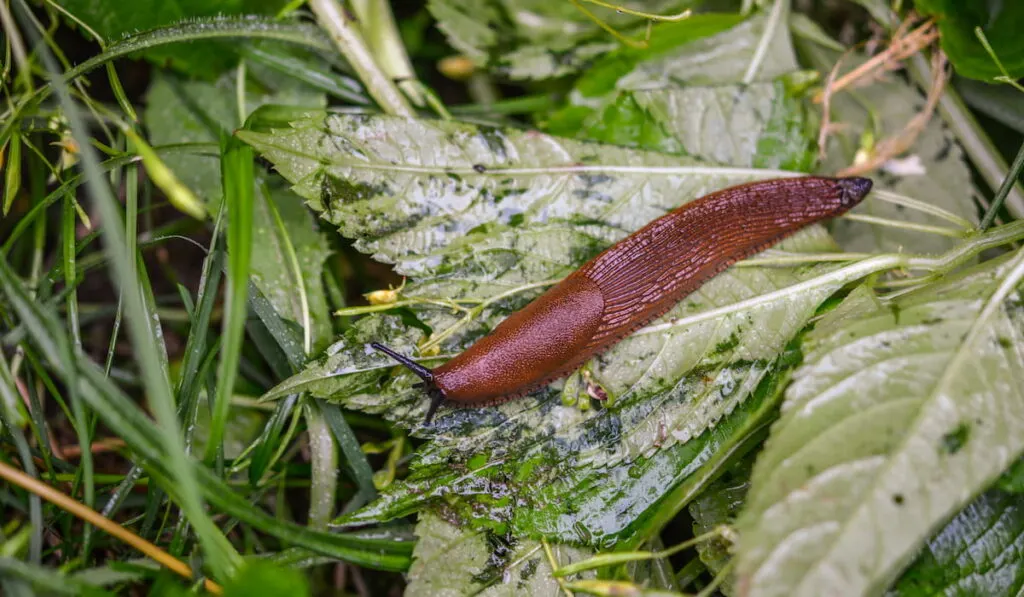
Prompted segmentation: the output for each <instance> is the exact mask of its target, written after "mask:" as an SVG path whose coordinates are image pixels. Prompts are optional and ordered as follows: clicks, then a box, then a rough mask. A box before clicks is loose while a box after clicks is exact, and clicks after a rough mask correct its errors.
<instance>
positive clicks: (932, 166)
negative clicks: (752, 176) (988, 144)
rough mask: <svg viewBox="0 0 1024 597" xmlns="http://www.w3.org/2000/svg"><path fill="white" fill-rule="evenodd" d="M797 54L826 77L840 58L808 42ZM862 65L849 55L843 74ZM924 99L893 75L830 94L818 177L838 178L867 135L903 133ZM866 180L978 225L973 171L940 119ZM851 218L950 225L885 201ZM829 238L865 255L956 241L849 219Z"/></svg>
mask: <svg viewBox="0 0 1024 597" xmlns="http://www.w3.org/2000/svg"><path fill="white" fill-rule="evenodd" d="M801 51H802V55H804V56H807V57H808V60H809V62H810V63H811V64H812V65H813V67H814V68H816V69H817V70H818V71H819V72H820V73H821V76H822V77H827V76H828V73H829V71H830V70H831V68H832V66H833V65H834V64H835V61H836V60H837V59H838V58H839V57H840V54H839V53H838V52H834V51H832V50H828V49H825V48H821V47H820V46H815V45H813V44H804V45H802V46H801ZM864 60H866V57H865V56H864V55H862V54H851V55H849V56H848V57H847V58H846V59H844V61H843V64H844V69H847V68H849V69H852V68H855V67H856V65H858V64H860V63H862V62H863V61H864ZM924 101H925V99H924V97H923V96H922V95H921V92H920V91H919V90H918V89H917V88H916V87H914V86H913V85H911V84H910V83H907V82H906V81H905V80H903V79H900V78H896V77H894V78H891V79H887V80H882V81H873V82H872V84H871V85H869V86H867V87H863V88H859V89H856V90H853V91H850V92H849V93H846V92H843V93H837V94H835V95H833V96H832V98H831V100H830V107H831V117H830V118H831V122H832V123H833V124H841V126H838V127H833V128H834V130H833V131H832V133H831V135H830V137H829V141H828V143H827V144H826V151H825V158H824V160H823V161H822V163H821V165H820V166H819V168H818V171H819V172H826V173H831V172H837V171H839V170H842V169H843V168H846V167H847V166H849V165H851V164H853V163H854V162H855V160H856V159H857V152H858V151H859V150H860V149H861V143H862V139H864V138H865V137H870V138H871V139H873V140H874V141H875V142H877V141H880V140H881V139H882V138H883V137H888V136H893V135H899V134H901V132H902V131H903V127H904V126H906V124H907V122H909V121H910V120H911V119H912V118H914V116H915V115H916V114H917V111H918V110H919V109H920V107H921V106H922V105H923V104H924ZM872 178H873V180H874V181H875V187H874V188H875V189H877V190H886V191H892V192H894V193H898V194H900V195H905V196H910V197H916V198H922V199H926V200H927V201H928V203H930V204H932V205H934V206H936V207H940V208H943V209H945V210H946V211H949V212H951V213H953V214H955V215H957V216H959V217H961V218H963V219H964V220H966V221H967V222H976V221H977V220H978V215H977V208H976V207H975V205H974V199H973V198H974V197H975V196H976V195H977V193H978V191H977V190H976V189H975V187H974V184H973V182H972V174H971V169H970V167H969V166H968V164H967V161H966V159H965V156H964V150H963V149H962V148H961V146H960V144H959V142H958V141H957V139H956V136H955V135H953V133H952V132H950V131H949V129H948V128H946V127H945V126H944V125H943V124H942V121H941V119H938V118H932V119H931V120H929V122H928V124H927V125H926V126H925V127H924V129H923V130H922V131H921V134H920V136H919V137H918V138H917V141H916V142H915V143H914V144H913V146H911V148H910V150H909V151H908V152H907V153H906V154H904V155H903V156H901V157H900V158H899V159H897V160H891V161H890V162H889V163H887V164H884V165H883V166H882V168H881V170H880V171H879V172H877V173H876V174H874V175H873V176H872ZM854 213H857V214H864V215H871V216H876V217H881V218H887V219H890V220H896V221H900V222H910V223H919V224H927V225H931V226H946V227H948V226H949V222H947V221H946V220H943V219H940V218H937V217H935V216H932V215H929V214H926V213H924V212H921V211H919V210H908V209H906V208H905V207H903V206H901V205H896V204H893V203H888V202H883V201H872V200H868V201H864V202H863V203H861V204H860V205H858V206H857V207H856V208H855V210H854ZM832 233H833V235H834V236H835V237H836V240H837V241H838V242H839V244H840V245H842V247H843V248H845V249H846V250H848V251H856V252H864V253H871V252H886V253H890V252H908V251H910V252H916V253H922V254H927V253H941V252H943V251H947V250H949V249H950V248H951V247H952V246H953V245H954V244H955V243H956V242H957V241H956V239H953V238H949V237H944V236H939V235H937V234H932V233H925V232H918V231H913V230H906V229H904V228H894V227H881V226H877V225H874V224H867V223H864V222H854V221H852V220H848V219H839V220H837V221H836V222H834V224H833V226H832Z"/></svg>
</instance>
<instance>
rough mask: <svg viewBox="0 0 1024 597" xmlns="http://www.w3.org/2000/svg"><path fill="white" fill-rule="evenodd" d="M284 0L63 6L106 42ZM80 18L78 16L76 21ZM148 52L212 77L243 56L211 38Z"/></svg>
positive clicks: (68, 1)
mask: <svg viewBox="0 0 1024 597" xmlns="http://www.w3.org/2000/svg"><path fill="white" fill-rule="evenodd" d="M284 4H285V2H283V1H282V0H215V1H209V0H170V1H168V0H137V1H136V2H118V1H111V2H95V1H91V0H64V1H63V2H61V6H62V7H63V8H64V9H66V10H67V11H68V12H70V13H71V14H72V15H74V16H75V17H76V18H78V19H80V20H81V21H83V22H84V23H85V24H86V25H88V26H89V27H90V28H91V29H92V30H93V31H96V32H97V33H99V35H100V36H102V37H103V39H104V41H106V42H108V43H109V42H114V41H118V40H119V39H121V38H122V37H124V36H126V35H128V34H131V33H135V32H137V31H145V30H148V29H155V28H157V27H164V26H167V25H171V24H174V23H178V22H180V21H185V20H188V19H194V18H197V17H213V16H223V15H243V14H248V15H252V14H258V15H268V16H270V15H273V14H275V13H276V12H277V11H278V10H279V9H280V8H281V7H282V6H284ZM71 23H72V24H75V23H74V21H71ZM145 56H146V58H148V59H149V60H151V61H153V62H155V63H157V64H169V65H170V66H172V67H173V68H175V69H177V70H179V71H181V72H183V73H188V74H190V75H193V76H199V77H207V78H212V77H214V76H216V75H217V74H219V73H220V72H222V71H223V70H225V69H227V68H229V67H230V66H232V64H234V63H235V62H237V61H238V57H237V55H235V53H234V52H233V51H232V50H231V47H230V45H225V44H217V43H211V42H204V43H196V44H177V45H174V46H172V47H166V48H158V49H152V50H149V51H147V52H146V54H145Z"/></svg>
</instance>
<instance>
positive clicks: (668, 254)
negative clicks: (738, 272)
mask: <svg viewBox="0 0 1024 597" xmlns="http://www.w3.org/2000/svg"><path fill="white" fill-rule="evenodd" d="M871 185H872V182H871V180H870V179H867V178H821V177H803V178H786V179H777V180H765V181H760V182H753V183H749V184H744V185H740V186H735V187H730V188H727V189H723V190H721V191H717V192H715V193H711V194H710V195H706V196H704V197H701V198H700V199H696V200H694V201H691V202H689V203H687V204H686V205H683V206H682V207H680V208H678V209H676V210H674V211H672V212H669V213H668V214H666V215H664V216H662V217H660V218H658V219H657V220H654V221H653V222H651V223H650V224H648V225H647V226H645V227H644V228H642V229H640V230H639V231H637V232H635V233H633V234H632V235H630V236H628V237H626V238H625V239H623V240H622V241H620V242H618V243H616V244H615V245H613V246H612V247H610V248H609V249H607V250H605V251H604V252H602V253H601V254H600V255H598V256H597V257H594V258H593V259H591V260H590V261H588V262H587V263H586V264H584V265H583V266H582V267H580V268H579V269H578V270H576V271H575V272H573V273H572V274H570V275H569V276H568V277H566V278H565V279H564V280H562V281H561V282H560V283H558V284H557V285H555V286H553V287H552V288H551V289H549V290H548V291H547V292H545V293H544V294H542V295H541V296H540V297H538V298H537V299H536V300H534V301H533V302H531V303H530V304H528V305H527V306H526V307H524V308H523V309H521V310H519V311H517V312H515V313H513V314H512V315H510V316H508V318H506V319H505V320H503V321H502V322H501V323H500V324H498V326H497V327H495V328H494V330H493V331H492V332H491V333H490V334H488V335H487V336H485V337H483V338H482V339H480V340H479V341H477V342H476V343H474V344H473V345H472V346H470V347H469V348H467V349H466V350H465V351H463V352H462V353H460V354H459V355H457V356H456V357H455V358H453V359H451V360H450V361H448V362H447V363H445V364H444V365H441V366H440V367H438V368H436V369H428V368H426V367H424V366H422V365H420V364H418V363H416V362H415V361H412V360H411V359H409V358H408V357H405V356H404V355H401V354H399V353H396V352H395V351H393V350H391V349H390V348H388V347H386V346H383V345H381V344H379V343H376V342H373V343H371V346H373V348H375V349H376V350H379V351H381V352H383V353H385V354H387V355H388V356H390V357H391V358H393V359H395V360H396V361H398V362H399V363H401V364H402V365H404V366H405V367H407V368H409V369H410V370H411V371H412V372H413V373H415V374H416V375H417V376H419V378H420V379H422V380H423V383H422V384H417V385H418V386H421V387H423V388H425V389H426V392H427V394H428V396H429V397H430V407H429V408H428V410H427V417H426V421H425V423H430V420H431V418H432V417H433V416H434V413H435V412H437V409H438V407H440V406H441V404H442V403H450V404H453V405H455V406H460V407H472V406H487V405H492V404H498V403H501V402H505V401H507V400H511V399H513V398H517V397H519V396H523V395H525V394H528V393H530V392H532V391H533V390H535V389H537V388H539V387H541V386H543V385H545V384H547V383H550V382H552V381H554V380H556V379H559V378H561V377H564V376H565V375H567V374H569V373H571V372H572V371H574V370H576V369H577V368H579V367H580V366H581V365H583V363H585V362H586V361H587V360H588V359H590V358H591V357H593V356H594V355H596V354H598V353H601V352H603V351H604V350H607V349H608V348H609V347H611V346H612V345H613V344H615V343H616V342H618V341H619V340H621V339H622V338H624V337H626V336H628V335H629V334H630V333H632V332H633V331H635V330H636V329H638V328H640V327H642V326H644V325H646V324H647V323H649V322H650V321H651V320H652V319H655V318H657V317H659V316H661V315H663V314H664V313H665V312H667V311H668V310H669V309H671V308H672V307H673V306H674V305H675V304H676V303H678V302H679V301H680V300H682V299H683V297H685V296H686V295H688V294H690V293H691V292H693V291H695V290H697V289H698V288H699V287H700V286H701V285H702V284H704V283H705V282H707V281H708V280H709V279H711V278H713V277H714V276H716V275H718V274H719V273H721V272H722V270H724V269H726V268H727V267H729V266H730V265H732V264H733V263H736V262H737V261H739V260H741V259H744V258H746V257H749V256H751V255H753V254H755V253H758V252H760V251H762V250H764V249H766V248H768V247H769V246H771V245H773V244H775V243H777V242H778V241H780V240H782V239H783V238H785V237H787V236H789V235H791V234H793V233H794V232H796V231H797V230H800V229H801V228H803V227H805V226H808V225H810V224H813V223H815V222H819V221H821V220H825V219H828V218H834V217H836V216H838V215H840V214H842V213H844V212H846V211H847V210H849V209H850V208H852V207H853V206H854V205H857V204H858V203H859V202H860V201H861V199H863V198H864V196H865V195H867V193H868V191H870V190H871Z"/></svg>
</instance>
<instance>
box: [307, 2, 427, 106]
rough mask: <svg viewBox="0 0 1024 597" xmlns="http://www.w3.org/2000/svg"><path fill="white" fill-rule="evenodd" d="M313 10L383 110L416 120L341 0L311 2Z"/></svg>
mask: <svg viewBox="0 0 1024 597" xmlns="http://www.w3.org/2000/svg"><path fill="white" fill-rule="evenodd" d="M309 7H310V9H312V11H313V12H314V13H315V14H316V18H317V21H318V22H319V23H320V26H321V27H323V28H324V30H326V31H327V33H328V34H329V35H330V36H331V41H333V42H334V45H335V46H337V48H338V49H339V50H341V53H342V54H343V55H344V56H345V59H346V60H348V63H349V64H351V65H352V68H353V69H354V70H355V71H356V74H358V75H359V78H360V79H361V80H362V81H363V85H365V86H366V90H367V91H368V92H369V93H370V96H371V97H373V99H374V100H375V101H376V102H377V104H378V105H380V107H381V109H382V110H384V111H385V112H387V113H389V114H395V115H398V116H406V117H411V116H413V110H412V107H411V106H410V105H409V104H408V102H406V101H405V97H404V96H403V95H402V93H401V92H400V91H399V90H398V87H396V86H395V84H394V82H393V81H392V80H391V79H389V78H388V77H387V75H385V74H384V71H382V70H381V69H380V67H379V66H378V65H377V63H376V61H375V60H374V59H373V55H371V54H370V49H369V48H368V47H367V45H366V42H365V41H364V40H363V36H362V35H361V34H360V33H359V30H358V29H356V27H355V22H354V21H353V20H352V19H351V18H350V17H349V16H348V15H346V14H345V11H344V9H343V8H342V7H341V5H340V4H339V3H338V2H337V0H310V1H309Z"/></svg>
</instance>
